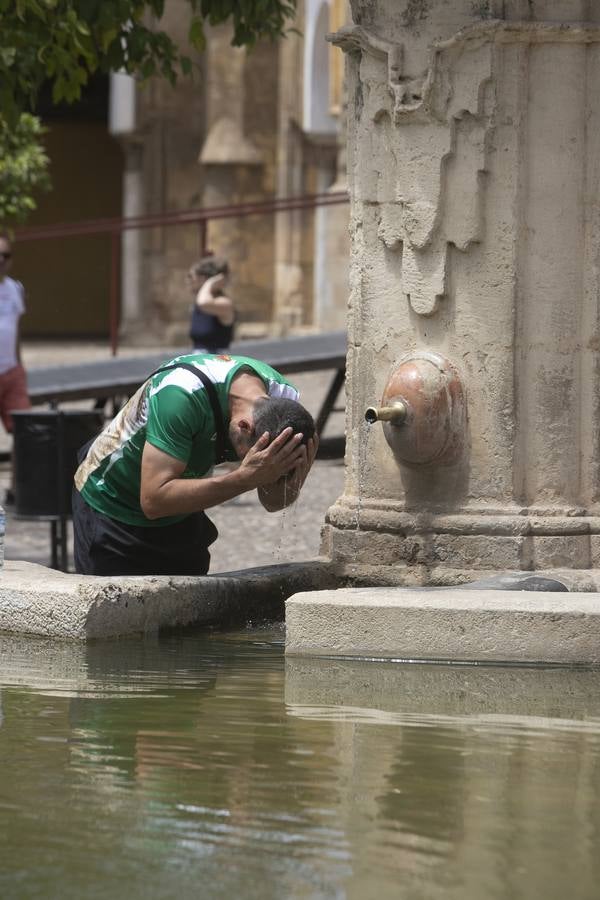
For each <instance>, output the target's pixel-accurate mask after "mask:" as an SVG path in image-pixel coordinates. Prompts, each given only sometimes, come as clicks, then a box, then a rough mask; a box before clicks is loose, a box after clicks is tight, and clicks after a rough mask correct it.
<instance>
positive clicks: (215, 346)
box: [190, 306, 233, 353]
mask: <svg viewBox="0 0 600 900" xmlns="http://www.w3.org/2000/svg"><path fill="white" fill-rule="evenodd" d="M190 337H191V339H192V342H193V344H194V347H203V348H206V349H207V350H208V351H210V352H211V353H214V352H215V351H216V350H225V349H227V347H229V345H230V343H231V339H232V337H233V323H232V324H231V325H223V323H222V322H220V321H219V319H218V318H217V316H212V315H210V313H205V312H203V310H201V309H200V308H199V307H198V306H194V309H193V311H192V322H191V327H190Z"/></svg>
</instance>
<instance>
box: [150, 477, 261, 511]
mask: <svg viewBox="0 0 600 900" xmlns="http://www.w3.org/2000/svg"><path fill="white" fill-rule="evenodd" d="M252 488H253V485H252V484H251V483H250V482H249V479H248V477H247V475H246V474H245V473H244V472H243V471H242V470H241V469H235V470H234V471H233V472H226V473H224V474H223V475H213V476H210V477H209V478H172V479H170V480H168V481H166V482H165V483H164V484H161V485H159V486H155V487H154V489H153V490H152V491H148V492H147V495H146V496H144V491H143V489H142V496H141V503H142V510H143V512H144V515H145V516H146V517H147V518H148V519H160V518H162V517H163V516H181V515H188V514H191V513H195V512H201V511H202V510H204V509H210V508H211V507H212V506H218V505H219V504H220V503H225V501H226V500H231V499H232V498H233V497H238V496H239V495H240V494H243V493H245V492H246V491H249V490H252Z"/></svg>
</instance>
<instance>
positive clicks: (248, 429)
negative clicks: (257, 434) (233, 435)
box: [237, 419, 254, 438]
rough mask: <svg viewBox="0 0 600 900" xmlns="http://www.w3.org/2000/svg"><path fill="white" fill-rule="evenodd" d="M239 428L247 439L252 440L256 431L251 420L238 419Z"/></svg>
mask: <svg viewBox="0 0 600 900" xmlns="http://www.w3.org/2000/svg"><path fill="white" fill-rule="evenodd" d="M237 424H238V428H239V429H240V431H241V433H242V434H243V435H244V437H246V438H250V437H251V436H252V433H253V431H254V423H253V422H251V421H250V419H238V423H237Z"/></svg>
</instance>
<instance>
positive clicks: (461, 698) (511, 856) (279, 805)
mask: <svg viewBox="0 0 600 900" xmlns="http://www.w3.org/2000/svg"><path fill="white" fill-rule="evenodd" d="M0 655H1V658H2V668H1V672H0V689H1V701H0V709H1V711H2V713H1V715H2V718H0V897H2V898H3V900H4V898H13V897H14V898H19V900H21V898H26V897H34V896H35V897H43V898H52V897H61V898H63V897H65V898H82V897H85V898H86V900H87V898H95V897H98V898H100V897H102V898H104V897H106V898H120V897H126V898H128V900H135V898H138V897H139V898H141V897H144V898H146V897H147V898H163V897H164V898H167V897H168V898H172V897H177V898H186V897H217V898H221V897H222V898H231V897H243V898H246V897H247V898H254V897H256V898H259V897H260V898H286V900H287V898H300V897H302V898H304V897H332V898H346V897H347V898H353V900H354V898H357V900H358V898H360V900H363V898H370V897H377V898H387V897H389V898H392V897H394V898H398V897H399V898H410V900H412V898H438V897H439V898H448V897H450V898H457V900H458V898H461V900H463V898H465V900H482V898H488V897H489V898H507V900H508V898H510V900H512V898H523V900H530V898H537V897H540V898H541V897H545V898H554V897H556V898H561V900H562V898H565V897H570V898H575V900H577V898H588V897H589V898H592V897H594V898H595V897H597V896H598V888H597V885H598V883H599V877H600V871H598V869H599V863H598V856H599V854H598V852H597V851H598V834H599V828H600V813H599V812H598V810H599V808H600V807H599V804H598V789H599V788H598V785H599V780H598V779H599V776H600V771H599V763H600V691H598V687H599V681H600V676H599V675H598V673H594V672H576V673H572V672H566V671H564V670H563V671H557V670H555V671H549V672H544V671H540V670H529V671H527V670H499V669H483V670H482V669H478V670H475V669H469V668H464V667H463V668H461V669H450V668H447V667H443V666H435V667H428V666H399V665H395V666H394V665H388V664H360V663H340V662H328V661H324V660H318V661H312V662H311V661H309V662H307V661H294V660H289V661H288V662H287V664H286V665H285V666H284V659H283V633H282V631H280V630H277V629H274V630H271V631H268V632H258V631H247V632H243V633H240V634H234V635H218V634H212V635H211V634H208V635H207V634H203V635H186V636H183V637H182V636H170V637H167V638H164V639H160V640H139V641H138V640H124V641H115V642H111V643H103V642H99V643H94V644H90V645H88V646H87V647H84V646H79V645H71V644H64V643H63V644H53V643H51V642H47V641H35V640H22V639H20V640H17V639H11V638H5V637H0ZM284 694H285V696H284Z"/></svg>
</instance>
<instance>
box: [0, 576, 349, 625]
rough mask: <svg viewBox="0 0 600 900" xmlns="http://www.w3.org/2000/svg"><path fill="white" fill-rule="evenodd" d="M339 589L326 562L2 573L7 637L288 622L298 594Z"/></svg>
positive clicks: (1, 620)
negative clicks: (181, 573) (128, 572)
mask: <svg viewBox="0 0 600 900" xmlns="http://www.w3.org/2000/svg"><path fill="white" fill-rule="evenodd" d="M336 585H337V577H336V575H335V570H334V568H333V567H332V565H331V564H330V563H327V562H325V561H321V560H312V561H308V562H304V563H289V564H287V565H279V566H265V567H262V568H257V569H247V570H244V571H239V572H227V573H225V574H219V575H218V576H217V575H214V576H213V575H207V576H205V577H201V578H189V577H166V576H165V577H148V576H146V577H141V576H140V577H127V578H99V577H93V576H82V575H68V574H65V573H63V572H58V571H56V570H54V569H47V568H45V567H44V566H39V565H36V564H35V563H26V562H20V561H19V562H13V561H10V562H6V564H5V567H4V569H3V570H2V573H1V574H0V632H8V633H13V634H14V633H17V634H33V635H44V636H48V637H59V638H75V639H78V640H86V639H88V638H103V637H116V636H120V635H127V634H136V633H147V632H155V631H159V630H161V629H163V628H174V627H177V626H184V625H213V624H218V625H222V624H229V623H232V624H233V623H241V622H247V621H249V620H251V619H253V618H260V619H263V618H271V619H272V618H282V617H283V611H284V601H285V599H286V597H289V596H290V594H293V593H296V592H297V591H302V590H306V589H308V590H311V589H316V588H319V587H322V586H326V587H329V588H333V587H335V586H336Z"/></svg>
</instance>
